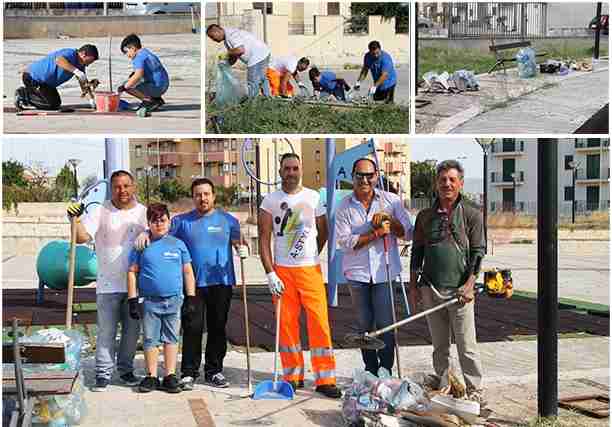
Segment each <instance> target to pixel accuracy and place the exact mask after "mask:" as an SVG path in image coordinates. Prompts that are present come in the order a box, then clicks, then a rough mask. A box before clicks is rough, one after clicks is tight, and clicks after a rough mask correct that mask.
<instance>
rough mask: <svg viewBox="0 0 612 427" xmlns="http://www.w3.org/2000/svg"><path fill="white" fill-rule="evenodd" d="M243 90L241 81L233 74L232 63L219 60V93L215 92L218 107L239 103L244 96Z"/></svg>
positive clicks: (215, 101)
mask: <svg viewBox="0 0 612 427" xmlns="http://www.w3.org/2000/svg"><path fill="white" fill-rule="evenodd" d="M242 95H243V90H242V88H241V86H240V82H239V81H238V79H237V78H236V77H234V75H233V74H232V69H231V67H230V65H229V64H228V63H227V62H225V61H222V62H219V64H218V65H217V93H216V94H215V100H214V103H215V105H216V106H218V107H225V106H228V105H233V104H237V103H238V102H240V99H241V98H242Z"/></svg>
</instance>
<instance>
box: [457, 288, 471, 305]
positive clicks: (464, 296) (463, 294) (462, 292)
mask: <svg viewBox="0 0 612 427" xmlns="http://www.w3.org/2000/svg"><path fill="white" fill-rule="evenodd" d="M457 297H458V298H459V304H462V305H463V304H467V303H469V302H472V301H474V283H466V284H464V285H463V286H461V287H460V288H459V289H457Z"/></svg>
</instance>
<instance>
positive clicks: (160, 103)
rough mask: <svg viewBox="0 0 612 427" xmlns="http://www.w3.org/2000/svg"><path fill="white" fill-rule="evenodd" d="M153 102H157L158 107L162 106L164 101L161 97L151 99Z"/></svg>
mask: <svg viewBox="0 0 612 427" xmlns="http://www.w3.org/2000/svg"><path fill="white" fill-rule="evenodd" d="M153 100H154V101H156V102H159V105H164V104H165V103H166V101H164V98H162V97H161V96H160V97H159V98H153Z"/></svg>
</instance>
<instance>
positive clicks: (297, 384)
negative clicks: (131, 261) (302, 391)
mask: <svg viewBox="0 0 612 427" xmlns="http://www.w3.org/2000/svg"><path fill="white" fill-rule="evenodd" d="M288 382H289V384H291V387H293V391H297V389H298V388H304V380H299V381H288Z"/></svg>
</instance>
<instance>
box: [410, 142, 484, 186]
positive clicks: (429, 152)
mask: <svg viewBox="0 0 612 427" xmlns="http://www.w3.org/2000/svg"><path fill="white" fill-rule="evenodd" d="M408 141H410V147H411V150H412V161H423V160H426V159H436V160H438V161H442V160H448V159H454V160H457V159H458V160H459V161H460V162H461V164H462V165H463V167H464V169H465V177H466V178H476V179H482V149H481V148H480V145H478V144H477V143H476V140H474V139H473V138H452V139H451V138H427V137H424V138H410V139H408ZM462 157H465V158H462Z"/></svg>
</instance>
